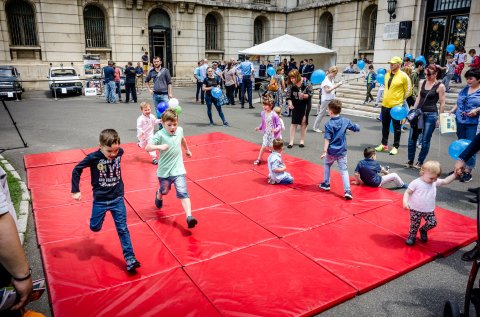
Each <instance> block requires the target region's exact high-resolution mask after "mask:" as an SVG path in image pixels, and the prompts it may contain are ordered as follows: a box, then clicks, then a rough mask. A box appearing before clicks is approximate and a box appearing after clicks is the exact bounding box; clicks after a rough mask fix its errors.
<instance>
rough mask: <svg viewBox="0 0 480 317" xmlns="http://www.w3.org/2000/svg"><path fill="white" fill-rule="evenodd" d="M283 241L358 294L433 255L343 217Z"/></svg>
mask: <svg viewBox="0 0 480 317" xmlns="http://www.w3.org/2000/svg"><path fill="white" fill-rule="evenodd" d="M284 240H285V241H286V242H287V243H289V244H291V245H292V246H294V247H295V248H296V249H297V250H298V251H299V252H301V253H303V254H305V255H306V256H308V257H309V258H311V259H313V260H314V261H315V262H317V263H319V264H320V265H322V266H323V267H325V268H326V269H327V270H329V271H330V272H332V273H333V274H335V275H336V276H338V277H340V278H341V279H342V280H344V281H346V282H347V283H349V284H350V285H352V286H353V287H354V288H355V289H357V290H358V291H359V292H366V291H368V290H370V289H372V288H374V287H377V286H379V285H381V284H384V283H385V282H387V281H389V280H391V279H394V278H396V277H397V276H399V275H401V274H403V273H405V272H407V271H410V270H412V269H414V268H415V267H418V266H419V265H422V264H424V263H426V262H428V261H431V260H432V259H433V258H434V257H435V255H436V254H435V253H433V252H431V251H429V250H427V249H425V248H422V247H421V246H418V247H414V248H411V247H408V246H406V245H405V240H404V239H402V238H400V237H399V236H397V235H395V234H393V233H391V232H389V231H387V230H385V229H382V228H380V227H377V226H375V225H373V224H370V223H368V222H365V221H363V220H361V219H358V218H357V217H348V218H344V219H341V220H339V221H337V222H334V223H330V224H327V225H325V226H321V227H318V228H315V229H313V230H309V231H306V232H301V233H298V234H294V235H291V236H289V237H286V238H285V239H284ZM325 246H335V247H334V248H332V247H329V248H326V247H325Z"/></svg>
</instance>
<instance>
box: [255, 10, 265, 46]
mask: <svg viewBox="0 0 480 317" xmlns="http://www.w3.org/2000/svg"><path fill="white" fill-rule="evenodd" d="M263 42H265V24H264V23H263V20H262V18H261V17H258V18H256V19H255V22H253V45H257V44H261V43H263Z"/></svg>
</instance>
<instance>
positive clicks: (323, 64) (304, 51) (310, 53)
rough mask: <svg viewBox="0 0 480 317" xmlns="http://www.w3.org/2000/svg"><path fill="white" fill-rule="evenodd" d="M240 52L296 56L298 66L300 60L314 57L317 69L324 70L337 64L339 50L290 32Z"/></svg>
mask: <svg viewBox="0 0 480 317" xmlns="http://www.w3.org/2000/svg"><path fill="white" fill-rule="evenodd" d="M240 54H246V55H249V56H252V55H260V56H275V55H280V56H282V57H287V56H289V57H293V56H295V59H296V60H297V66H299V64H300V60H302V59H305V58H312V59H313V63H314V64H315V69H324V70H326V69H328V68H329V67H330V66H333V65H335V62H336V59H337V52H335V51H333V50H331V49H328V48H325V47H322V46H320V45H317V44H313V43H311V42H308V41H305V40H302V39H299V38H298V37H295V36H291V35H288V34H285V35H282V36H279V37H277V38H274V39H273V40H270V41H267V42H264V43H262V44H259V45H255V46H253V47H250V48H247V49H245V50H243V51H240Z"/></svg>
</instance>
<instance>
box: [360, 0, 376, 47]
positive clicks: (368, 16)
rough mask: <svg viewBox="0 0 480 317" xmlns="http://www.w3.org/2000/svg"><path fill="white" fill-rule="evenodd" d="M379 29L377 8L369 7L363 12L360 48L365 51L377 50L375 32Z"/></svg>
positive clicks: (374, 6)
mask: <svg viewBox="0 0 480 317" xmlns="http://www.w3.org/2000/svg"><path fill="white" fill-rule="evenodd" d="M376 29H377V6H376V5H371V6H368V7H367V8H366V9H365V11H364V12H363V17H362V32H361V35H360V48H361V49H364V50H374V49H375V32H376Z"/></svg>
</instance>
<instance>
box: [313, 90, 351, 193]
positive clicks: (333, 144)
mask: <svg viewBox="0 0 480 317" xmlns="http://www.w3.org/2000/svg"><path fill="white" fill-rule="evenodd" d="M341 111H342V102H341V101H340V100H338V99H334V100H332V101H330V103H329V104H328V114H329V115H330V120H328V122H327V123H326V124H325V136H324V139H325V144H324V146H323V153H322V155H321V156H320V158H321V159H323V158H325V161H324V180H323V183H321V184H320V185H319V187H320V188H321V189H323V190H327V191H328V190H330V167H331V166H332V164H333V163H334V162H335V161H336V162H337V164H338V167H339V168H340V173H341V174H342V181H343V189H344V190H345V194H344V197H345V199H347V200H351V199H353V196H352V192H351V191H350V179H349V176H348V168H347V137H346V135H347V129H348V130H351V131H353V132H358V131H360V126H359V125H358V124H355V123H353V122H352V121H350V120H349V119H347V118H344V117H340V112H341Z"/></svg>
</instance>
